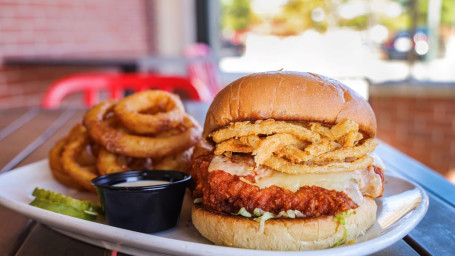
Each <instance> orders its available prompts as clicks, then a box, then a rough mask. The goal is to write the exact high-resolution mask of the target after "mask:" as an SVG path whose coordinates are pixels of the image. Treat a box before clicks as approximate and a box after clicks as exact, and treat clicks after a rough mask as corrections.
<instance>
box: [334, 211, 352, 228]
mask: <svg viewBox="0 0 455 256" xmlns="http://www.w3.org/2000/svg"><path fill="white" fill-rule="evenodd" d="M352 212H353V210H352V209H350V210H347V211H344V212H339V213H337V214H335V216H334V217H333V219H334V220H335V221H336V222H338V223H340V224H341V225H346V217H349V216H351V215H352Z"/></svg>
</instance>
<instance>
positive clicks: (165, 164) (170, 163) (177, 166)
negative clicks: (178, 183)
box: [153, 148, 193, 172]
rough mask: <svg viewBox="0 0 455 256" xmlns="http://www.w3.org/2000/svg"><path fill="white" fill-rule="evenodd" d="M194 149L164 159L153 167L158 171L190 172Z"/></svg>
mask: <svg viewBox="0 0 455 256" xmlns="http://www.w3.org/2000/svg"><path fill="white" fill-rule="evenodd" d="M192 153H193V148H189V149H187V150H185V151H183V152H181V153H178V154H174V155H169V156H166V157H163V158H162V159H160V160H159V161H157V163H156V164H155V165H154V166H153V168H154V169H157V170H176V171H182V172H188V171H189V167H190V161H191V155H192Z"/></svg>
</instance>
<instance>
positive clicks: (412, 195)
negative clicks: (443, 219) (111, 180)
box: [0, 160, 428, 256]
mask: <svg viewBox="0 0 455 256" xmlns="http://www.w3.org/2000/svg"><path fill="white" fill-rule="evenodd" d="M35 187H40V188H45V189H49V190H52V191H56V192H59V193H62V194H65V195H69V196H73V197H76V198H81V199H92V200H93V199H94V200H96V197H95V196H94V195H92V194H89V193H80V192H77V191H75V190H73V189H69V188H67V187H64V186H62V185H61V184H59V183H58V182H56V181H55V180H54V179H53V177H52V175H51V173H50V172H49V168H48V161H47V160H42V161H39V162H36V163H33V164H30V165H27V166H24V167H21V168H18V169H16V170H13V171H10V172H8V173H6V174H3V175H0V191H1V193H0V204H2V205H4V206H6V207H8V208H10V209H12V210H14V211H16V212H18V213H21V214H23V215H25V216H28V217H30V218H32V219H35V220H36V221H38V222H41V223H43V224H46V225H49V226H50V227H52V228H53V229H55V230H57V231H58V232H61V233H63V234H65V235H68V236H70V237H73V238H76V239H79V240H82V241H85V242H88V243H91V244H95V245H98V246H101V247H104V248H107V249H111V250H117V251H120V252H124V253H129V254H135V255H150V254H154V255H157V254H178V255H257V256H266V255H299V256H305V255H337V256H341V255H360V254H370V253H374V252H376V251H379V250H381V249H383V248H385V247H388V246H390V245H392V244H393V243H395V242H397V241H398V240H400V239H401V238H403V237H404V236H405V235H406V234H407V233H408V232H410V231H411V230H412V229H413V228H414V227H415V226H416V225H417V224H418V223H419V222H420V220H421V219H422V218H423V216H424V215H425V213H426V210H427V208H428V196H427V195H426V193H425V191H424V190H423V189H422V188H421V187H420V186H418V185H416V184H414V183H412V182H409V181H406V180H403V179H401V178H398V177H394V176H390V175H386V182H385V189H384V197H383V198H381V199H377V200H376V202H377V204H378V212H377V216H378V222H377V223H376V224H375V225H374V226H373V227H372V228H370V229H369V230H368V231H367V232H366V234H365V235H363V236H361V237H360V238H358V239H357V241H356V243H355V244H352V245H345V246H340V247H338V248H332V249H325V250H318V251H304V252H278V251H259V250H248V249H238V248H231V247H223V246H216V245H213V244H211V243H210V242H209V241H208V240H206V239H205V238H203V237H202V236H200V235H199V233H198V232H197V231H196V230H195V228H194V227H193V225H192V224H191V220H190V212H191V204H192V202H191V199H190V198H189V196H188V195H187V196H186V197H185V201H184V205H183V209H182V213H181V217H180V223H179V225H178V226H177V227H176V228H173V229H171V230H168V231H164V232H159V233H155V234H153V235H149V234H143V233H138V232H134V231H129V230H125V229H120V228H116V227H111V226H108V225H105V224H101V223H95V222H90V221H85V220H81V219H77V218H73V217H69V216H66V215H62V214H57V213H54V212H50V211H46V210H43V209H40V208H37V207H33V206H30V205H28V203H29V202H31V201H32V200H33V197H32V196H31V193H32V191H33V189H34V188H35ZM411 202H412V203H411ZM397 212H401V213H403V215H404V217H402V218H400V219H398V220H396V221H393V223H392V224H391V225H390V226H388V228H385V229H383V228H381V227H380V226H383V225H389V224H390V223H389V224H387V223H388V220H391V219H392V220H393V218H391V217H393V216H396V214H391V213H397ZM404 213H406V214H404ZM389 222H390V221H389ZM378 223H382V225H379V224H378Z"/></svg>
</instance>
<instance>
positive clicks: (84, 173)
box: [61, 129, 97, 192]
mask: <svg viewBox="0 0 455 256" xmlns="http://www.w3.org/2000/svg"><path fill="white" fill-rule="evenodd" d="M84 130H85V129H84ZM90 143H91V140H90V137H89V136H88V133H87V131H84V132H82V133H81V134H79V135H78V136H75V137H74V139H73V140H71V141H68V142H67V145H66V146H65V149H64V150H63V153H62V157H61V163H62V167H63V170H64V171H65V172H66V173H67V174H68V175H69V176H70V177H71V179H72V180H73V181H75V182H76V183H77V184H79V185H80V186H82V187H83V188H84V189H86V190H88V191H91V192H96V190H95V187H93V186H92V185H91V183H90V182H91V180H92V179H94V178H96V177H97V172H96V168H95V166H82V165H80V164H79V163H78V162H77V157H78V155H79V154H80V153H81V152H82V151H83V150H86V149H87V147H88V146H89V145H90Z"/></svg>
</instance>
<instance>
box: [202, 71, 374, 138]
mask: <svg viewBox="0 0 455 256" xmlns="http://www.w3.org/2000/svg"><path fill="white" fill-rule="evenodd" d="M264 119H275V120H281V121H309V122H322V123H326V124H336V123H338V122H340V121H343V120H344V119H349V120H352V121H354V122H357V123H358V124H359V126H360V130H361V131H363V132H365V133H366V134H368V135H369V136H370V137H374V136H375V135H376V117H375V115H374V112H373V110H372V109H371V107H370V105H369V104H368V102H367V101H366V100H365V99H363V98H362V97H361V96H360V95H358V94H357V93H356V92H354V91H353V90H352V89H350V88H349V87H347V86H346V85H344V84H342V83H340V82H338V81H336V80H333V79H330V78H328V77H325V76H321V75H317V74H312V73H304V72H301V73H300V72H284V71H275V72H265V73H255V74H251V75H248V76H244V77H242V78H239V79H237V80H235V81H234V82H232V83H231V84H229V85H228V86H226V87H225V88H224V89H223V90H221V91H220V92H219V93H218V94H217V95H216V97H215V99H214V100H213V102H212V104H211V105H210V108H209V110H208V112H207V116H206V119H205V124H204V132H203V134H202V135H203V137H204V138H207V137H208V135H209V134H210V133H211V132H212V131H215V130H217V129H219V128H221V127H223V126H225V125H227V124H229V123H231V122H242V121H255V120H264Z"/></svg>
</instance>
